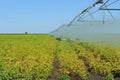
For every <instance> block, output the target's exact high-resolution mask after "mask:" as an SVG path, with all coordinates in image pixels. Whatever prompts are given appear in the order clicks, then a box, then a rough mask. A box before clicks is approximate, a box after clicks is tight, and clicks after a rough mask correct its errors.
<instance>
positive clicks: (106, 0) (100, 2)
mask: <svg viewBox="0 0 120 80" xmlns="http://www.w3.org/2000/svg"><path fill="white" fill-rule="evenodd" d="M109 1H110V0H97V1H96V2H95V3H93V4H92V5H91V6H89V7H88V8H86V9H84V10H83V11H82V12H81V13H80V14H78V15H77V16H75V18H74V19H73V20H72V21H71V22H70V23H69V24H68V26H70V25H71V24H72V23H73V22H75V21H82V20H83V19H85V18H87V17H89V16H92V15H93V14H95V13H96V12H98V11H99V10H107V11H108V12H109V14H110V15H111V17H112V18H113V19H115V18H114V17H113V15H112V13H111V10H114V11H118V10H120V9H119V8H108V7H109V6H111V5H113V4H115V3H117V2H118V1H120V0H113V1H112V2H110V3H109ZM107 3H109V4H107ZM97 5H101V6H100V7H99V8H98V9H97V10H96V11H94V12H92V13H90V12H89V11H90V10H91V9H92V8H94V7H96V6H97ZM87 13H89V14H88V15H86V14H87ZM85 15H86V16H85Z"/></svg>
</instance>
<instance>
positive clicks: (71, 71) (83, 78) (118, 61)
mask: <svg viewBox="0 0 120 80" xmlns="http://www.w3.org/2000/svg"><path fill="white" fill-rule="evenodd" d="M119 79H120V50H119V49H117V48H114V47H110V46H105V45H98V44H91V43H87V42H80V41H75V40H73V41H71V40H64V41H57V40H56V38H55V37H51V36H49V35H45V34H41V35H40V34H39V35H33V34H31V35H30V34H27V35H24V34H23V35H22V34H19V35H18V34H16V35H15V34H14V35H0V80H119Z"/></svg>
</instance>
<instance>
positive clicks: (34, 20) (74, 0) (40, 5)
mask: <svg viewBox="0 0 120 80" xmlns="http://www.w3.org/2000/svg"><path fill="white" fill-rule="evenodd" d="M94 1H96V0H0V33H24V32H29V33H49V32H51V31H53V30H54V29H56V28H58V27H59V26H60V25H62V24H65V23H68V22H69V21H70V20H71V19H73V17H74V16H75V15H77V14H78V13H80V12H81V11H82V10H83V9H85V8H86V7H88V6H89V5H90V4H91V3H94Z"/></svg>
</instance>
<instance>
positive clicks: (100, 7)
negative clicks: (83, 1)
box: [50, 0, 120, 39]
mask: <svg viewBox="0 0 120 80" xmlns="http://www.w3.org/2000/svg"><path fill="white" fill-rule="evenodd" d="M116 11H117V12H116ZM118 11H120V0H97V1H96V2H95V3H93V4H92V5H90V6H89V7H87V8H86V9H84V10H83V11H82V12H81V13H79V14H78V15H77V16H75V17H74V18H73V19H72V20H71V21H70V22H69V23H68V24H64V25H62V26H60V27H59V28H57V29H56V30H54V31H52V32H51V33H50V35H53V36H57V37H60V38H71V39H81V38H82V37H83V38H88V34H96V33H108V32H111V30H112V31H113V32H116V30H118V29H117V27H120V20H117V18H118V17H119V19H120V16H119V14H118ZM115 14H117V15H116V16H115ZM86 34H87V36H85V35H86ZM89 37H90V35H89ZM92 37H93V36H91V37H90V38H92Z"/></svg>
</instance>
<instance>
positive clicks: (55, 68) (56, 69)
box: [48, 45, 59, 80]
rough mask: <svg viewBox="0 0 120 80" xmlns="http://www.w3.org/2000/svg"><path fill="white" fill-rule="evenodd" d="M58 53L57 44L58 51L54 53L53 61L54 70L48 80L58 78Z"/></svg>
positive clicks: (56, 79)
mask: <svg viewBox="0 0 120 80" xmlns="http://www.w3.org/2000/svg"><path fill="white" fill-rule="evenodd" d="M57 53H58V45H56V51H55V53H54V61H53V70H52V74H51V76H50V77H49V78H48V80H58V68H59V64H58V59H57Z"/></svg>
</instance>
